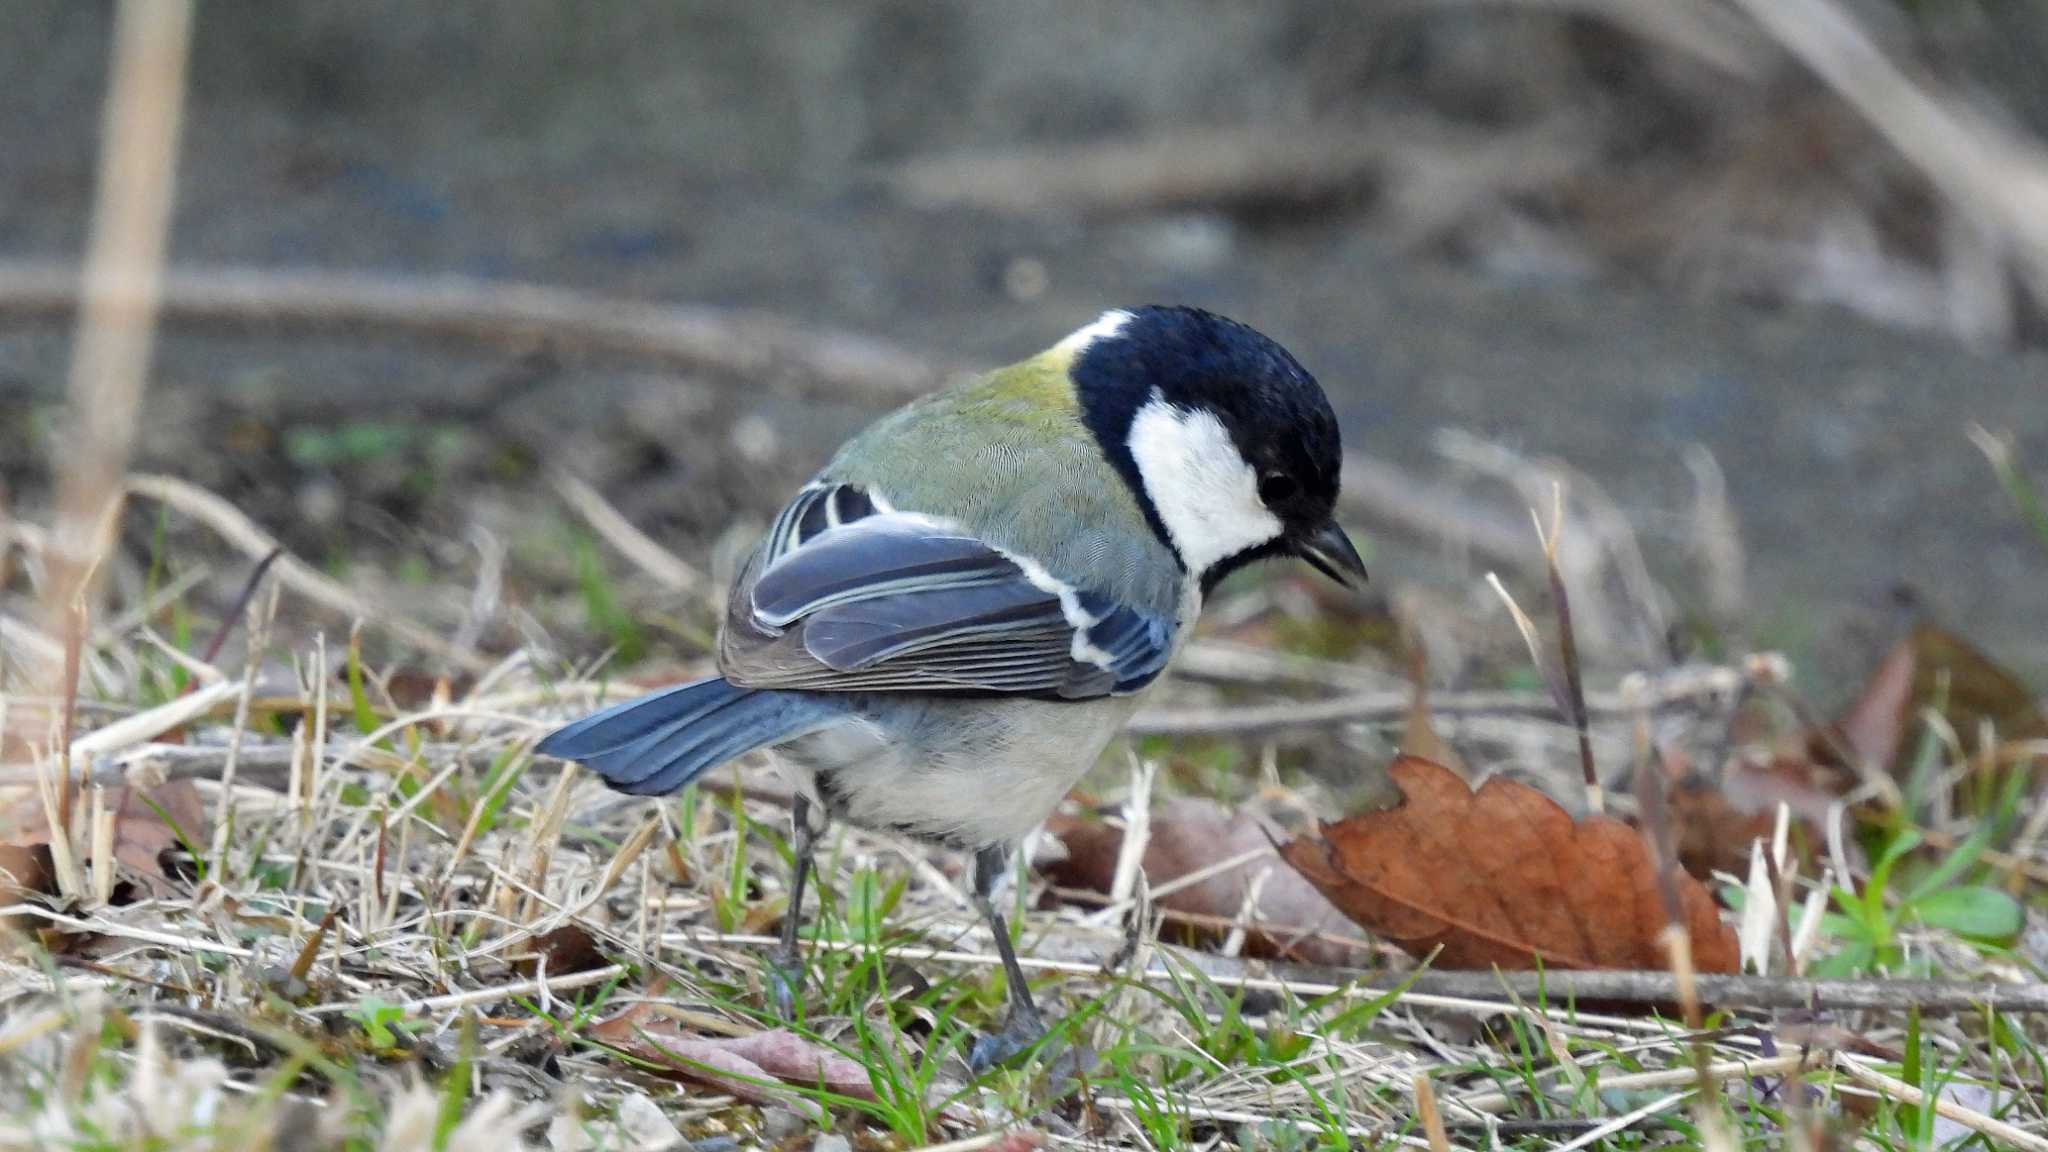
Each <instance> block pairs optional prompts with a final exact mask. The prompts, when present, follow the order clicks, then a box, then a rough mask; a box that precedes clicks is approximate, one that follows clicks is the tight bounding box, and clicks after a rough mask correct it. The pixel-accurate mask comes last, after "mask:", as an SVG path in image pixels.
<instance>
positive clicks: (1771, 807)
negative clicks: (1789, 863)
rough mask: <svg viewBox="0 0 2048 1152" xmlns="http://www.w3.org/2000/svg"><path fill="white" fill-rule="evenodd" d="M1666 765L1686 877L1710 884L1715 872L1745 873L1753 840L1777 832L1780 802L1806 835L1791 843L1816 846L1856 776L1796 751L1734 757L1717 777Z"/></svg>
mask: <svg viewBox="0 0 2048 1152" xmlns="http://www.w3.org/2000/svg"><path fill="white" fill-rule="evenodd" d="M1666 755H1667V757H1671V758H1673V760H1672V762H1669V763H1667V764H1666V771H1667V774H1668V775H1669V776H1670V777H1671V778H1672V779H1673V780H1674V781H1675V782H1674V783H1673V784H1672V785H1671V788H1670V807H1671V822H1672V825H1673V827H1674V828H1675V830H1676V831H1677V834H1678V860H1679V863H1680V864H1683V865H1684V866H1685V870H1686V871H1687V872H1690V873H1692V874H1693V875H1694V876H1697V877H1699V878H1701V879H1702V880H1704V879H1706V878H1707V877H1708V876H1710V875H1711V874H1712V873H1714V872H1716V871H1720V872H1727V873H1732V874H1734V875H1736V876H1741V875H1744V874H1746V873H1747V871H1748V869H1749V846H1750V842H1751V841H1753V840H1756V839H1757V838H1759V837H1763V838H1765V839H1768V838H1769V837H1770V836H1771V835H1772V833H1773V832H1775V831H1776V829H1777V821H1778V805H1779V804H1784V805H1785V806H1786V807H1787V808H1789V809H1790V810H1791V813H1792V819H1793V826H1794V828H1795V829H1799V830H1801V834H1800V836H1799V837H1798V838H1797V839H1795V840H1794V844H1795V845H1798V844H1805V845H1809V846H1810V845H1817V844H1819V843H1821V842H1822V836H1821V829H1823V828H1825V827H1826V826H1827V819H1828V809H1829V806H1830V805H1832V804H1833V803H1834V802H1835V801H1836V800H1837V799H1839V798H1840V797H1841V796H1842V795H1843V794H1845V793H1846V792H1848V791H1849V789H1850V787H1851V786H1852V785H1853V784H1854V783H1855V776H1854V775H1853V774H1851V773H1850V772H1848V771H1847V770H1845V769H1841V768H1837V767H1834V766H1831V765H1827V764H1822V763H1818V762H1816V761H1814V760H1812V759H1809V758H1808V757H1806V756H1804V755H1802V754H1800V753H1799V752H1797V751H1790V752H1780V753H1776V754H1772V753H1768V752H1764V753H1762V754H1760V755H1757V756H1751V755H1742V756H1738V757H1736V758H1734V759H1733V760H1731V761H1730V762H1729V763H1728V764H1727V766H1726V767H1724V768H1723V769H1722V771H1721V776H1720V779H1719V780H1709V779H1707V778H1705V777H1703V776H1701V775H1698V774H1695V773H1693V772H1691V771H1690V770H1689V769H1688V768H1687V766H1686V764H1685V762H1684V761H1683V760H1680V759H1676V756H1677V753H1675V752H1670V751H1668V750H1667V752H1666Z"/></svg>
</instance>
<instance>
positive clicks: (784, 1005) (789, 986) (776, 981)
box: [768, 952, 804, 1024]
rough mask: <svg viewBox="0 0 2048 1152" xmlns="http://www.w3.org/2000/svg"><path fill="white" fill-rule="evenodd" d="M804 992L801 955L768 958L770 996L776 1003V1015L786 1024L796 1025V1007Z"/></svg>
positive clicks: (781, 955) (778, 954)
mask: <svg viewBox="0 0 2048 1152" xmlns="http://www.w3.org/2000/svg"><path fill="white" fill-rule="evenodd" d="M803 990H804V960H803V957H802V956H800V955H785V954H783V953H780V952H777V953H776V954H775V955H772V956H770V957H768V995H769V997H770V999H772V1000H773V1001H774V1002H775V1015H776V1018H777V1019H780V1020H782V1021H783V1022H784V1023H789V1024H794V1023H796V1005H797V1001H798V999H799V998H800V997H801V996H802V995H803Z"/></svg>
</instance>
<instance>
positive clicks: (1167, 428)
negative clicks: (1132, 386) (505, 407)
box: [1128, 392, 1282, 572]
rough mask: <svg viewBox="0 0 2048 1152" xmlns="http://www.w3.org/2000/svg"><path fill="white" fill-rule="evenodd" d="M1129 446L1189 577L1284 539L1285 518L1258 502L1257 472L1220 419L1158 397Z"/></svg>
mask: <svg viewBox="0 0 2048 1152" xmlns="http://www.w3.org/2000/svg"><path fill="white" fill-rule="evenodd" d="M1128 443H1129V446H1130V449H1131V458H1132V459H1133V460H1135V461H1136V462H1137V465H1138V476H1139V478H1140V479H1141V480H1143V481H1144V484H1145V494H1146V495H1147V496H1150V497H1151V498H1152V506H1153V507H1154V508H1156V509H1158V510H1159V519H1160V520H1161V521H1162V522H1164V523H1165V525H1166V531H1167V534H1168V535H1170V536H1171V537H1173V547H1174V550H1175V551H1177V552H1179V553H1180V558H1181V562H1182V563H1184V564H1186V565H1187V567H1188V571H1190V572H1204V571H1207V570H1208V569H1209V567H1210V566H1211V565H1213V564H1215V563H1216V562H1217V561H1219V560H1222V559H1225V558H1227V557H1230V556H1235V555H1236V554H1238V553H1239V552H1242V551H1244V550H1245V549H1247V548H1256V547H1258V546H1259V545H1261V544H1265V543H1269V542H1270V541H1272V540H1275V539H1277V538H1278V537H1279V536H1280V533H1281V531H1282V526H1281V523H1280V518H1279V517H1277V516H1275V515H1273V513H1272V512H1271V511H1269V510H1268V509H1267V508H1266V506H1265V504H1264V503H1263V502H1261V501H1260V500H1259V478H1258V474H1257V473H1255V472H1253V471H1252V466H1251V465H1250V464H1247V463H1245V459H1244V456H1243V455H1242V454H1240V453H1239V452H1238V450H1237V445H1236V444H1234V443H1233V442H1232V441H1231V439H1230V432H1229V431H1228V430H1227V429H1225V428H1224V427H1223V422H1222V421H1220V420H1218V419H1217V418H1216V416H1215V414H1214V413H1210V412H1192V411H1188V410H1187V409H1184V408H1176V407H1174V406H1173V405H1171V404H1168V403H1167V402H1166V401H1165V400H1164V399H1163V398H1162V397H1161V396H1160V395H1159V394H1158V393H1157V392H1155V393H1153V395H1152V399H1150V400H1148V401H1146V403H1145V406H1144V407H1143V408H1140V409H1138V414H1137V416H1136V417H1134V418H1133V419H1132V420H1131V435H1130V440H1129V441H1128Z"/></svg>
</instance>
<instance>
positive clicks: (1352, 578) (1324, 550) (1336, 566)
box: [1294, 520, 1366, 588]
mask: <svg viewBox="0 0 2048 1152" xmlns="http://www.w3.org/2000/svg"><path fill="white" fill-rule="evenodd" d="M1294 554H1295V555H1297V556H1299V557H1301V558H1302V559H1303V560H1306V561H1308V562H1309V563H1310V564H1312V565H1314V566H1315V570H1316V571H1318V572H1321V573H1322V574H1323V575H1325V576H1328V577H1329V578H1330V579H1332V580H1335V581H1336V582H1337V583H1339V584H1342V585H1344V586H1345V587H1346V588H1357V587H1358V586H1360V585H1362V584H1364V583H1365V581H1366V576H1365V561H1363V560H1361V559H1359V558H1358V549H1356V548H1354V547H1352V546H1351V537H1349V536H1346V535H1345V534H1344V529H1342V528H1339V527H1337V522H1336V521H1335V520H1329V521H1325V522H1324V523H1323V526H1322V527H1320V528H1318V529H1316V530H1315V531H1314V532H1313V533H1311V534H1310V535H1309V536H1308V537H1306V538H1305V539H1303V540H1301V541H1299V542H1298V543H1296V544H1295V546H1294Z"/></svg>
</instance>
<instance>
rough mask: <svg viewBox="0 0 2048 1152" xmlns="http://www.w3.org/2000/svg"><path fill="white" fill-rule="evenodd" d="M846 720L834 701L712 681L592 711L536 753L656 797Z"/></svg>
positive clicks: (559, 731) (621, 788)
mask: <svg viewBox="0 0 2048 1152" xmlns="http://www.w3.org/2000/svg"><path fill="white" fill-rule="evenodd" d="M841 715H843V707H842V705H841V703H840V702H839V701H836V700H834V699H833V698H831V697H829V696H821V695H818V694H815V693H809V692H781V691H775V690H770V689H752V688H741V687H737V686H736V685H733V684H730V683H728V682H727V681H726V680H725V678H724V677H720V676H713V677H711V678H710V679H708V680H698V681H694V682H692V683H689V684H679V685H677V686H676V687H674V688H665V689H663V690H662V691H659V692H654V693H650V694H649V695H646V696H641V697H639V698H637V699H634V700H628V701H626V702H625V703H623V704H614V705H613V706H611V707H610V708H607V709H605V710H604V711H602V712H596V713H592V714H591V715H589V716H585V717H584V718H583V719H581V720H578V721H576V722H575V723H573V724H568V725H565V726H563V727H561V728H558V729H556V730H555V731H553V732H551V733H549V734H548V736H547V737H546V738H545V739H543V740H542V741H541V742H540V743H539V744H538V745H537V746H535V748H534V751H536V752H538V753H540V754H541V755H543V756H555V757H559V758H561V759H563V760H574V761H577V762H578V763H581V764H583V765H585V766H587V767H588V768H589V769H590V770H591V771H593V772H595V773H597V774H598V775H599V776H601V777H603V778H604V780H605V782H606V783H608V784H610V785H611V786H612V787H614V788H616V789H618V790H619V791H621V792H630V793H632V794H634V795H636V796H658V795H662V794H664V793H668V792H673V791H675V790H677V789H678V788H681V787H682V786H683V785H685V784H688V783H689V782H690V781H691V780H694V779H696V778H697V776H698V775H700V774H702V773H703V772H705V771H707V770H709V769H712V768H716V767H717V766H719V765H720V764H723V763H725V762H726V761H727V760H731V759H733V758H734V757H736V756H741V755H744V754H745V753H748V752H751V751H753V750H754V749H756V748H765V747H768V746H769V745H771V744H779V743H782V742H783V741H785V740H792V739H795V738H796V737H798V736H802V735H804V734H806V733H809V732H815V731H817V730H818V729H820V728H824V727H827V726H828V725H830V724H831V723H832V722H833V721H834V720H837V719H838V718H840V716H841Z"/></svg>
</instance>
